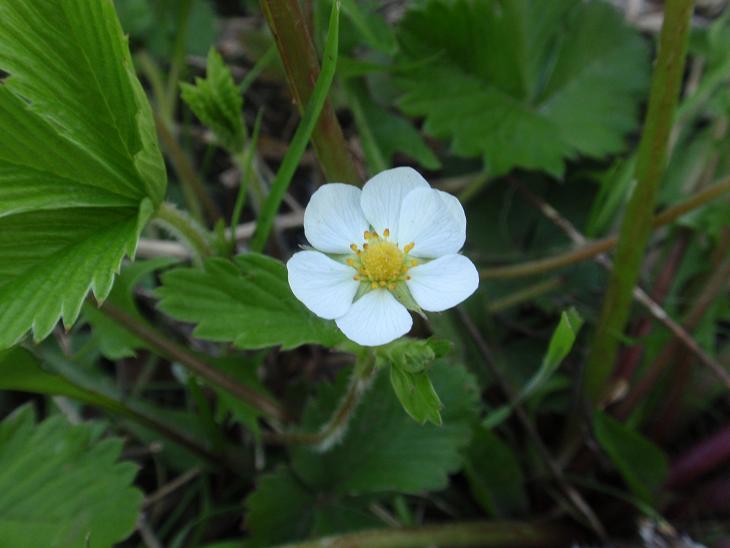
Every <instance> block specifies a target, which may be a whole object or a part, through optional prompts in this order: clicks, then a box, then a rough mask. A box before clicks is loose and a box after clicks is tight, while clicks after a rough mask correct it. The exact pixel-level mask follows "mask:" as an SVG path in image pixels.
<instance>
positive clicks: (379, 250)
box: [360, 240, 404, 282]
mask: <svg viewBox="0 0 730 548" xmlns="http://www.w3.org/2000/svg"><path fill="white" fill-rule="evenodd" d="M360 264H361V265H362V271H363V273H364V274H365V275H366V277H367V278H368V279H370V280H372V281H374V282H393V281H396V280H397V279H398V278H399V277H400V275H401V273H402V271H403V268H404V265H403V252H402V251H401V250H400V249H398V246H397V245H395V244H394V243H392V242H389V241H387V240H377V241H375V242H372V243H369V242H368V247H367V248H365V250H364V251H363V252H362V254H361V255H360Z"/></svg>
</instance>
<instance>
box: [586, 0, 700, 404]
mask: <svg viewBox="0 0 730 548" xmlns="http://www.w3.org/2000/svg"><path fill="white" fill-rule="evenodd" d="M693 4H694V2H693V0H667V1H666V3H665V11H664V23H663V24H662V31H661V35H660V38H659V53H658V57H657V61H656V65H655V68H654V74H653V76H652V84H651V92H650V96H649V110H648V113H647V116H646V121H645V123H644V130H643V133H642V137H641V142H640V144H639V152H638V156H637V160H636V173H635V176H636V187H635V188H634V191H633V193H632V195H631V198H630V200H629V203H628V206H627V210H626V213H625V215H624V219H623V222H622V223H621V229H620V231H619V237H618V243H617V247H616V259H615V268H614V270H613V272H612V274H611V277H610V279H609V283H608V289H607V290H606V294H605V296H604V299H603V307H602V310H601V315H600V318H599V321H598V326H597V329H596V333H595V337H594V340H593V344H592V345H591V350H590V354H589V357H588V362H587V364H586V370H585V374H584V382H583V394H584V397H585V399H586V400H587V402H588V403H589V404H590V405H591V406H592V407H597V406H599V405H600V404H601V402H602V400H603V398H604V396H605V395H606V394H605V393H606V388H607V384H608V381H609V379H610V376H611V371H612V369H613V366H614V362H615V361H616V356H617V353H618V348H619V341H620V337H621V334H622V333H623V331H624V328H625V327H626V323H627V321H628V319H629V311H630V305H631V300H632V294H633V291H634V288H635V286H636V283H637V281H638V279H639V273H640V269H641V262H642V259H643V258H644V253H645V250H646V246H647V243H648V241H649V235H650V233H651V226H652V212H653V209H654V205H655V203H656V196H657V192H658V189H659V185H660V183H661V180H662V176H663V174H664V169H665V166H666V162H667V150H668V146H669V137H670V132H671V129H672V121H673V119H674V112H675V110H676V107H677V101H678V98H679V90H680V86H681V82H682V73H683V69H684V61H685V57H686V51H687V41H688V36H689V27H690V21H691V17H692V7H693Z"/></svg>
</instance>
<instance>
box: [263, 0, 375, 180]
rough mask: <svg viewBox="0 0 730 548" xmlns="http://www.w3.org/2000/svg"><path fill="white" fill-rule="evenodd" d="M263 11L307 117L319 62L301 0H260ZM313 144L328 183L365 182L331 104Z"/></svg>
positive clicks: (320, 123) (301, 107) (293, 91)
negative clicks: (306, 109)
mask: <svg viewBox="0 0 730 548" xmlns="http://www.w3.org/2000/svg"><path fill="white" fill-rule="evenodd" d="M333 8H336V9H337V10H338V13H339V0H337V1H336V2H333ZM261 9H262V11H263V13H264V15H265V16H266V21H267V22H268V24H269V28H270V29H271V32H272V34H273V35H274V39H275V40H276V45H277V47H278V49H279V55H280V56H281V60H282V63H283V65H284V70H285V72H286V77H287V81H288V83H289V89H290V91H291V94H292V96H293V98H294V101H295V102H296V104H297V107H298V108H299V112H300V113H302V115H304V112H305V107H307V106H308V105H309V104H310V103H311V102H312V97H313V96H314V95H315V89H316V88H315V81H318V80H319V79H318V74H319V62H318V61H317V52H316V50H315V48H314V43H313V42H312V37H311V36H310V34H309V30H308V27H307V23H306V18H305V17H304V14H303V13H302V9H301V6H300V4H299V0H261ZM328 41H329V38H328ZM324 63H325V64H326V63H327V59H326V55H325V59H324ZM315 119H316V118H315ZM312 145H313V147H314V151H315V153H316V154H317V159H318V160H319V164H320V166H321V167H322V171H323V172H324V175H325V178H326V179H327V180H328V181H338V182H341V183H352V184H360V183H361V182H362V181H361V179H360V176H359V174H358V171H357V168H356V167H355V163H354V161H353V158H352V156H351V154H350V151H349V149H348V147H347V142H346V141H345V137H344V135H343V133H342V128H341V127H340V123H339V122H338V121H337V116H336V115H335V111H334V109H333V108H332V105H331V104H330V102H329V101H327V102H326V103H325V104H324V108H323V109H322V113H321V116H319V121H318V122H317V124H316V128H315V129H314V132H313V134H312Z"/></svg>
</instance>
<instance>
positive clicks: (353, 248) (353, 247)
mask: <svg viewBox="0 0 730 548" xmlns="http://www.w3.org/2000/svg"><path fill="white" fill-rule="evenodd" d="M350 249H352V250H353V251H354V252H355V253H357V246H356V245H355V244H350Z"/></svg>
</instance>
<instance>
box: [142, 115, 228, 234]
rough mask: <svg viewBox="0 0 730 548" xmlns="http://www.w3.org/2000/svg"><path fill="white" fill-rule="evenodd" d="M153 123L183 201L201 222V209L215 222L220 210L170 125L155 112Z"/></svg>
mask: <svg viewBox="0 0 730 548" xmlns="http://www.w3.org/2000/svg"><path fill="white" fill-rule="evenodd" d="M155 125H156V126H157V133H158V135H159V136H160V140H161V141H162V144H163V145H164V146H165V151H166V152H167V156H168V158H169V159H170V163H171V164H172V167H173V169H174V170H175V173H176V174H177V176H178V179H179V180H180V186H181V187H182V190H183V195H184V196H185V203H186V205H187V206H188V209H189V210H190V213H191V214H192V215H193V217H195V218H196V219H197V220H198V221H200V222H201V223H202V222H203V209H205V212H206V214H207V215H208V218H209V219H210V220H211V221H212V222H214V223H215V222H216V221H217V220H218V219H220V218H221V212H220V210H219V209H218V206H217V205H216V204H215V202H214V201H213V200H212V199H211V198H210V196H209V195H208V191H207V190H206V189H205V185H204V184H203V181H201V180H200V177H198V173H197V172H196V171H195V168H194V167H193V164H192V162H191V161H190V158H188V155H187V154H186V153H185V151H184V150H183V148H182V147H181V146H180V143H178V142H177V139H176V138H175V136H174V135H173V133H172V131H171V129H170V126H169V125H168V124H167V122H165V120H164V118H163V117H162V116H160V115H158V114H155ZM201 204H202V208H201Z"/></svg>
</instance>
